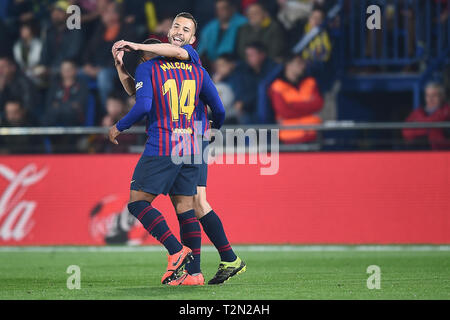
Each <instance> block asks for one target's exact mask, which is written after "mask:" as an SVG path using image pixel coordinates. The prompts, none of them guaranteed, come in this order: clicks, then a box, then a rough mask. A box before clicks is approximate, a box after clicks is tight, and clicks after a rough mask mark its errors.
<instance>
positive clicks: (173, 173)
mask: <svg viewBox="0 0 450 320" xmlns="http://www.w3.org/2000/svg"><path fill="white" fill-rule="evenodd" d="M198 175H199V167H198V165H195V164H185V163H181V164H175V163H173V161H172V159H171V157H170V156H145V155H142V156H141V158H140V159H139V162H138V163H137V165H136V168H135V169H134V173H133V178H132V179H131V186H130V189H131V190H136V191H144V192H147V193H151V194H155V195H158V194H170V195H183V196H193V195H195V194H197V181H198Z"/></svg>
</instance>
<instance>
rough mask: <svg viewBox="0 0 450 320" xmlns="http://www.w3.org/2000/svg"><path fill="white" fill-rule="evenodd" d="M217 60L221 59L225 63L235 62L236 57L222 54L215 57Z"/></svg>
mask: <svg viewBox="0 0 450 320" xmlns="http://www.w3.org/2000/svg"><path fill="white" fill-rule="evenodd" d="M218 59H223V60H225V61H227V62H230V63H231V62H236V61H237V60H238V58H237V57H236V55H235V54H233V53H222V54H221V55H220V56H218V57H217V60H218Z"/></svg>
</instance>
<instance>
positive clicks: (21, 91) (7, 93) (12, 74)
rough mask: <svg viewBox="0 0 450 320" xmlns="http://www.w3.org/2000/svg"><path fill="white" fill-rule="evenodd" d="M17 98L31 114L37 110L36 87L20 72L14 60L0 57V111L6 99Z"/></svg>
mask: <svg viewBox="0 0 450 320" xmlns="http://www.w3.org/2000/svg"><path fill="white" fill-rule="evenodd" d="M11 99H15V100H17V99H19V100H20V101H21V104H22V106H23V107H24V108H25V109H27V111H28V112H30V113H32V114H37V113H38V112H39V111H38V110H36V107H37V106H38V104H39V95H38V93H37V90H36V87H35V86H34V84H33V83H32V82H31V80H30V79H28V78H27V77H26V76H25V75H24V74H23V72H21V71H20V70H19V69H18V67H17V65H16V64H15V63H14V61H13V60H12V59H11V58H9V57H0V113H2V112H3V107H4V104H5V102H6V101H7V100H11Z"/></svg>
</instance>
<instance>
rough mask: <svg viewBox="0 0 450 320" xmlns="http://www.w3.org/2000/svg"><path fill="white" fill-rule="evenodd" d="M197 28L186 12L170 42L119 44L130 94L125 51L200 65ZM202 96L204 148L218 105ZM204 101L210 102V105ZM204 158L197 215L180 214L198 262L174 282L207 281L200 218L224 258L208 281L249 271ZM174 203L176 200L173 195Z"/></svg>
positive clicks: (198, 116)
mask: <svg viewBox="0 0 450 320" xmlns="http://www.w3.org/2000/svg"><path fill="white" fill-rule="evenodd" d="M196 29H197V23H196V21H195V19H194V18H193V17H192V15H191V14H189V13H184V12H183V13H180V14H178V15H177V16H176V17H175V19H174V21H173V23H172V27H171V29H170V31H169V34H168V39H169V42H170V44H158V43H155V41H152V40H150V41H146V42H144V44H137V43H133V42H128V41H119V42H117V43H115V44H114V46H113V55H114V57H115V60H116V66H117V71H118V73H119V77H120V80H121V82H122V84H123V86H124V88H125V90H126V91H127V92H128V94H130V95H133V94H134V92H135V91H134V85H133V81H132V80H131V81H130V79H132V77H131V76H130V75H129V74H128V72H127V71H126V70H125V68H124V67H123V62H122V57H123V50H126V51H131V50H141V51H143V52H144V57H145V56H146V55H147V57H148V58H151V57H152V56H153V55H158V56H164V57H166V59H167V58H176V59H179V60H183V61H187V62H189V63H192V64H195V65H198V66H200V65H201V63H200V59H199V56H198V53H197V52H196V51H195V50H194V49H193V48H192V46H191V44H192V43H194V42H195V31H196ZM151 42H153V43H151ZM136 82H137V81H136ZM200 98H201V99H202V100H203V101H201V100H199V101H196V103H197V104H196V108H195V114H194V117H195V119H196V120H197V121H201V122H202V132H200V133H199V140H200V141H202V143H203V148H205V147H206V146H207V144H208V143H209V141H206V139H205V141H204V140H203V134H204V133H205V132H206V131H207V130H208V129H209V126H208V120H207V107H206V105H207V104H208V105H210V107H211V109H212V110H213V115H214V106H213V105H211V104H210V103H209V101H208V100H207V99H203V96H201V97H200ZM203 102H206V104H204V103H203ZM213 123H214V122H213ZM201 158H202V163H201V164H200V165H198V168H199V171H200V174H199V179H198V181H197V182H196V186H197V190H196V191H197V194H196V195H195V196H194V208H195V216H194V215H193V214H192V213H191V212H190V213H189V214H179V215H178V221H179V224H180V233H181V240H182V243H183V244H184V245H186V246H187V247H189V248H191V249H192V250H193V255H194V261H193V262H191V263H189V264H187V265H186V270H185V273H184V274H183V275H182V276H181V277H179V278H178V279H176V280H174V281H172V282H171V283H170V284H173V285H201V284H203V283H204V278H203V275H202V274H201V271H200V246H201V233H200V225H199V223H198V220H199V221H200V222H201V224H202V226H203V229H204V231H205V233H206V234H207V236H208V237H209V239H210V240H211V242H212V243H213V244H214V246H215V247H216V248H217V250H218V251H219V254H220V258H221V262H220V264H219V269H218V271H217V273H216V275H215V276H214V277H213V278H212V279H211V280H210V281H209V282H208V284H220V283H223V282H225V281H226V280H228V279H229V278H231V277H232V276H234V275H236V274H238V273H241V272H244V271H245V270H246V265H245V263H244V262H243V261H242V260H241V259H240V258H239V257H237V256H236V255H235V253H234V252H233V250H232V248H231V246H230V244H229V242H228V240H227V237H226V235H225V231H224V228H223V225H222V222H221V220H220V219H219V217H218V216H217V214H216V213H215V212H214V211H213V210H212V208H211V206H210V205H209V203H208V202H207V200H206V181H207V169H208V165H207V163H206V162H205V161H204V159H203V157H201ZM171 198H172V197H171ZM172 202H173V203H175V202H174V199H173V198H172ZM195 217H196V218H197V219H198V220H197V219H195Z"/></svg>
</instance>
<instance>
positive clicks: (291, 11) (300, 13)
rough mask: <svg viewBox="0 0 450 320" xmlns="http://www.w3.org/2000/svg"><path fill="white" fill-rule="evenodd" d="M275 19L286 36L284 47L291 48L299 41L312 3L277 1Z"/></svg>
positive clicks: (294, 0) (292, 0)
mask: <svg viewBox="0 0 450 320" xmlns="http://www.w3.org/2000/svg"><path fill="white" fill-rule="evenodd" d="M277 3H278V5H279V7H280V8H279V10H278V14H277V19H278V21H279V22H280V23H281V25H282V26H283V28H284V30H285V35H286V46H287V48H292V47H294V45H295V44H296V43H297V42H298V41H299V40H300V39H301V35H302V34H303V29H304V27H305V24H306V23H307V20H308V18H309V16H310V14H311V12H312V9H313V2H312V1H309V0H308V1H297V0H277Z"/></svg>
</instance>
